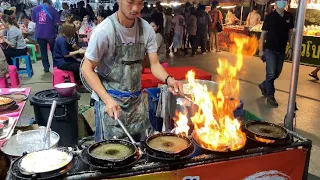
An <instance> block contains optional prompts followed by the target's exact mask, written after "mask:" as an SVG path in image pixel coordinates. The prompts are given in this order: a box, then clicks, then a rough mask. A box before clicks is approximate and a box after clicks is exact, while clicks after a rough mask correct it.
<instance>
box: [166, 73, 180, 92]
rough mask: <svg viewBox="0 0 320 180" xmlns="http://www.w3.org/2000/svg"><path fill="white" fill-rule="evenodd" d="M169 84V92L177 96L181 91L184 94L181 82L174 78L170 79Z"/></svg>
mask: <svg viewBox="0 0 320 180" xmlns="http://www.w3.org/2000/svg"><path fill="white" fill-rule="evenodd" d="M167 82H168V87H169V91H170V92H171V93H172V94H173V95H177V94H178V93H179V91H180V92H183V88H182V83H181V82H180V81H177V80H175V79H174V78H172V77H169V78H168V80H167Z"/></svg>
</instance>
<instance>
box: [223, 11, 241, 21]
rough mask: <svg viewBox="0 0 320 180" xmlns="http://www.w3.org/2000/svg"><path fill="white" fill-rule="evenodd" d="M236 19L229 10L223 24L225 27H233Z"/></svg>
mask: <svg viewBox="0 0 320 180" xmlns="http://www.w3.org/2000/svg"><path fill="white" fill-rule="evenodd" d="M237 19H238V18H237V17H236V15H235V14H234V13H233V10H232V9H229V10H228V13H227V15H226V18H225V24H226V25H235V24H236V20H237Z"/></svg>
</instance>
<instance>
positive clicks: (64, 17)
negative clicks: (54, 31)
mask: <svg viewBox="0 0 320 180" xmlns="http://www.w3.org/2000/svg"><path fill="white" fill-rule="evenodd" d="M62 9H63V11H62V12H61V15H60V20H61V21H62V22H68V19H67V16H69V17H70V16H71V10H70V9H69V5H68V3H66V2H64V3H62ZM69 20H70V19H69Z"/></svg>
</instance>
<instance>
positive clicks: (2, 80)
mask: <svg viewBox="0 0 320 180" xmlns="http://www.w3.org/2000/svg"><path fill="white" fill-rule="evenodd" d="M0 88H9V84H8V81H7V77H0Z"/></svg>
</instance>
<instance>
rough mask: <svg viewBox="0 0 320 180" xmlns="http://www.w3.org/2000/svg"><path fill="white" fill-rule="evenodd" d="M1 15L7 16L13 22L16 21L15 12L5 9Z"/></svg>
mask: <svg viewBox="0 0 320 180" xmlns="http://www.w3.org/2000/svg"><path fill="white" fill-rule="evenodd" d="M3 14H6V15H8V16H9V17H10V18H11V19H13V20H15V19H16V13H15V11H13V10H8V9H5V10H4V11H3Z"/></svg>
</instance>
